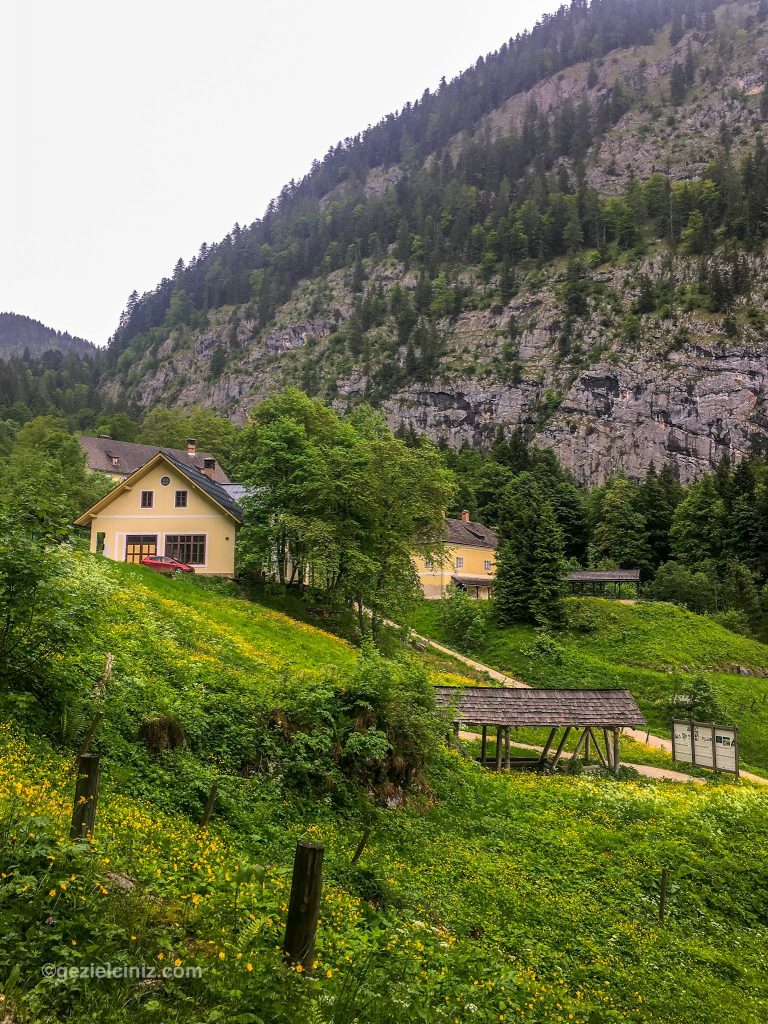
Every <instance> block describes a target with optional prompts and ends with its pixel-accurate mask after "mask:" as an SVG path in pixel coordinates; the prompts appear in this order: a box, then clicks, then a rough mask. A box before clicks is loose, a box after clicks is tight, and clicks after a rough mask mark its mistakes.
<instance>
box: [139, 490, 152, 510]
mask: <svg viewBox="0 0 768 1024" xmlns="http://www.w3.org/2000/svg"><path fill="white" fill-rule="evenodd" d="M154 504H155V492H154V491H142V492H141V507H142V508H153V507H154Z"/></svg>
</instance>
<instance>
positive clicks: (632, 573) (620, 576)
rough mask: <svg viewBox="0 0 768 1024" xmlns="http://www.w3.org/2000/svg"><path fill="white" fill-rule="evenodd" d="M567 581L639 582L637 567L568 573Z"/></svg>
mask: <svg viewBox="0 0 768 1024" xmlns="http://www.w3.org/2000/svg"><path fill="white" fill-rule="evenodd" d="M568 582H569V583H639V582H640V570H639V569H609V570H607V571H600V572H592V571H591V570H587V571H579V572H571V573H568Z"/></svg>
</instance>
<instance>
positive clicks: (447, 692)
mask: <svg viewBox="0 0 768 1024" xmlns="http://www.w3.org/2000/svg"><path fill="white" fill-rule="evenodd" d="M435 697H436V700H437V704H438V707H442V708H450V709H451V710H452V711H453V729H454V734H455V735H456V737H457V738H458V733H459V729H460V728H461V727H462V726H467V725H474V726H479V727H480V728H481V729H482V734H481V752H480V758H479V761H480V763H481V764H482V765H483V766H484V767H489V768H495V770H496V771H501V770H502V768H504V769H506V770H507V771H509V770H510V768H513V767H514V768H534V767H536V768H545V767H549V768H557V766H558V764H559V762H560V759H561V758H562V756H563V751H564V750H565V744H566V743H567V741H568V737H569V736H570V734H571V732H572V731H574V730H576V731H578V730H581V736H580V737H579V738H578V740H577V742H576V746H575V748H574V750H573V752H572V754H571V757H574V758H576V757H578V756H579V755H580V753H581V750H582V747H584V755H583V757H584V759H585V760H590V745H591V744H594V750H595V753H596V754H597V757H598V760H599V761H600V763H601V764H602V766H603V767H604V768H607V769H610V770H611V771H613V772H614V773H615V774H618V771H619V767H620V766H621V752H620V742H621V730H622V728H624V727H625V726H632V727H635V726H639V725H645V724H646V723H645V718H644V717H643V715H642V712H641V711H640V708H639V707H638V706H637V704H636V702H635V699H634V697H633V696H632V694H631V693H630V692H629V691H628V690H534V689H527V688H525V689H524V688H519V689H518V688H514V689H513V688H511V687H491V686H465V687H457V686H436V687H435ZM526 726H527V727H528V728H536V729H540V728H547V729H549V730H550V731H549V736H548V737H547V740H546V742H545V744H544V748H543V749H542V751H541V753H539V752H538V751H535V752H533V751H532V752H531V754H529V755H527V756H525V757H512V756H511V753H510V747H511V737H510V730H511V729H513V728H514V729H517V728H520V727H526ZM489 728H495V729H496V740H495V747H494V749H493V751H492V752H490V751H489V742H488V729H489ZM561 729H562V730H563V732H562V734H561V735H560V737H559V738H558V732H559V731H560V730H561ZM600 734H602V735H601V736H600ZM599 736H600V739H601V740H602V743H603V747H604V750H603V749H601V746H600V741H599V739H598V737H599ZM553 750H554V753H553V752H552V751H553Z"/></svg>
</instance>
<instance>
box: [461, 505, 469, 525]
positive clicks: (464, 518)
mask: <svg viewBox="0 0 768 1024" xmlns="http://www.w3.org/2000/svg"><path fill="white" fill-rule="evenodd" d="M461 521H462V523H468V522H469V510H468V509H466V508H465V509H464V511H463V512H462V513H461Z"/></svg>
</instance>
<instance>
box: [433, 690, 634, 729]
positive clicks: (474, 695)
mask: <svg viewBox="0 0 768 1024" xmlns="http://www.w3.org/2000/svg"><path fill="white" fill-rule="evenodd" d="M435 697H436V699H437V703H438V706H439V707H443V708H453V709H454V717H453V720H454V722H470V723H472V724H473V725H511V726H518V725H528V726H547V727H548V728H554V727H555V726H563V725H573V726H585V725H593V726H598V727H602V726H612V725H645V718H643V715H642V713H641V711H640V708H639V707H638V706H637V704H636V703H635V699H634V697H633V696H632V694H631V693H630V692H629V690H533V689H523V688H520V689H517V688H515V689H512V688H507V687H498V688H496V687H490V686H465V687H457V686H436V687H435Z"/></svg>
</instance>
